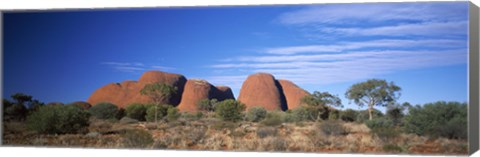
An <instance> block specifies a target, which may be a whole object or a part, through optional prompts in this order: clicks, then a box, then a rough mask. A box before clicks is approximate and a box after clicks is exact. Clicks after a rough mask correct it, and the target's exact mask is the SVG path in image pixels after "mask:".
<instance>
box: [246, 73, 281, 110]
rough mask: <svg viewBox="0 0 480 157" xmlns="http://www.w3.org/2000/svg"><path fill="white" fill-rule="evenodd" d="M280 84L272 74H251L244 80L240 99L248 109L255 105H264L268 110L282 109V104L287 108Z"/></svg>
mask: <svg viewBox="0 0 480 157" xmlns="http://www.w3.org/2000/svg"><path fill="white" fill-rule="evenodd" d="M278 86H279V84H278V82H276V80H275V78H274V77H273V75H271V74H267V73H256V74H253V75H250V76H248V78H247V79H246V80H245V81H244V82H243V85H242V88H241V89H240V95H239V97H238V100H239V101H240V102H242V103H244V104H245V105H246V107H247V110H248V109H249V108H251V107H254V106H262V107H264V108H265V109H266V110H281V109H282V106H285V107H284V108H286V103H285V98H284V96H283V93H282V91H280V90H279V87H278Z"/></svg>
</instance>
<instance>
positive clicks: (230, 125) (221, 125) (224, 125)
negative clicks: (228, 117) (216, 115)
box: [211, 121, 237, 130]
mask: <svg viewBox="0 0 480 157" xmlns="http://www.w3.org/2000/svg"><path fill="white" fill-rule="evenodd" d="M211 127H212V128H213V129H215V130H223V129H229V130H232V129H235V128H236V127H237V125H236V124H235V123H234V122H229V121H218V122H214V123H213V124H212V125H211Z"/></svg>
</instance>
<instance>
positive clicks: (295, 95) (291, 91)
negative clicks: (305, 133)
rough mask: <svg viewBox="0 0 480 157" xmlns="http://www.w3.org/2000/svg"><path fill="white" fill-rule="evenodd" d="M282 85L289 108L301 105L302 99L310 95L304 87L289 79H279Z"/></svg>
mask: <svg viewBox="0 0 480 157" xmlns="http://www.w3.org/2000/svg"><path fill="white" fill-rule="evenodd" d="M278 82H279V83H280V86H281V87H282V91H283V94H284V95H285V99H286V101H287V108H288V109H294V108H297V107H298V106H300V105H301V100H302V98H303V97H305V96H307V95H310V93H308V92H307V91H305V90H304V89H302V88H300V87H298V86H297V85H295V84H294V83H293V82H291V81H288V80H278Z"/></svg>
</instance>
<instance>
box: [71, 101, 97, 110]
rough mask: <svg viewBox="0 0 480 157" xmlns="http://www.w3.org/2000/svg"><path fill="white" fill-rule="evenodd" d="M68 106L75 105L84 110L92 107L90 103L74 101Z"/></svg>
mask: <svg viewBox="0 0 480 157" xmlns="http://www.w3.org/2000/svg"><path fill="white" fill-rule="evenodd" d="M70 105H77V106H80V107H82V108H83V109H85V110H88V109H89V108H90V107H92V105H91V104H90V103H88V102H85V101H75V102H72V103H70Z"/></svg>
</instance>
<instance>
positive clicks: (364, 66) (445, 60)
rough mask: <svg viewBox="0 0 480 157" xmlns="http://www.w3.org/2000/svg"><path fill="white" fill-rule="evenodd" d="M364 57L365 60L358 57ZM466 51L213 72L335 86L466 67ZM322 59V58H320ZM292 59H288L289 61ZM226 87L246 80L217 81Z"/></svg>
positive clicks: (345, 57)
mask: <svg viewBox="0 0 480 157" xmlns="http://www.w3.org/2000/svg"><path fill="white" fill-rule="evenodd" d="M360 55H365V56H364V57H359V56H360ZM466 55H467V50H466V49H455V50H444V51H426V50H417V51H371V52H354V53H342V54H330V56H331V57H332V58H331V60H328V61H325V60H323V59H321V57H318V59H320V60H315V59H312V58H315V57H312V56H314V55H310V56H309V55H303V56H301V57H295V56H282V57H284V58H283V60H282V61H279V60H274V61H279V62H269V63H261V62H256V61H251V62H242V61H240V62H239V63H232V64H217V65H213V66H212V67H213V68H219V69H223V68H226V69H228V68H240V69H248V70H249V72H250V74H251V73H255V72H268V73H272V74H274V75H275V76H276V78H281V79H289V80H292V81H294V82H296V83H299V84H305V83H321V84H323V83H336V82H344V81H353V80H359V79H364V78H371V77H375V76H378V75H381V74H387V73H392V72H396V71H399V70H409V69H418V68H428V67H439V66H448V65H457V64H465V63H466V61H467V56H466ZM319 56H321V55H319ZM290 58H291V59H290ZM217 78H218V80H224V81H227V82H228V83H229V84H239V82H241V81H242V80H244V79H243V78H245V77H237V78H235V79H234V78H230V77H229V76H223V77H217Z"/></svg>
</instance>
